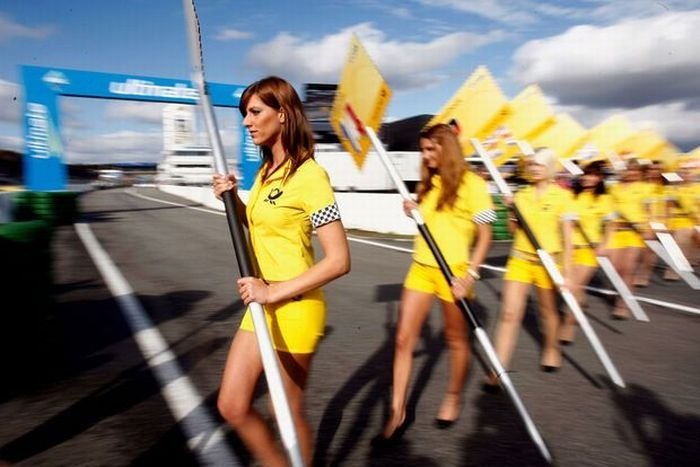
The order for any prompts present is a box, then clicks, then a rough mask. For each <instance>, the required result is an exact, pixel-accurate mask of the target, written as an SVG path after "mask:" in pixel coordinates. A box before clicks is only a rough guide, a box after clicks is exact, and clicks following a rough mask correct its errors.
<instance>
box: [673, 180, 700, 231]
mask: <svg viewBox="0 0 700 467" xmlns="http://www.w3.org/2000/svg"><path fill="white" fill-rule="evenodd" d="M699 186H700V184H697V183H685V184H682V185H669V186H667V187H666V196H667V199H668V200H669V201H672V205H671V208H670V215H671V219H670V220H669V226H668V227H670V228H672V229H673V230H677V229H692V228H693V226H694V225H697V224H700V192H699V191H698V187H699Z"/></svg>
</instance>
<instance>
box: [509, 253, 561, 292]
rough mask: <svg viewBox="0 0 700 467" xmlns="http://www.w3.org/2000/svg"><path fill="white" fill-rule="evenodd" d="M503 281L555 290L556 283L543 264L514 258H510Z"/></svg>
mask: <svg viewBox="0 0 700 467" xmlns="http://www.w3.org/2000/svg"><path fill="white" fill-rule="evenodd" d="M503 280H504V281H515V282H523V283H525V284H533V285H535V286H536V287H539V288H540V289H553V288H554V282H552V279H551V278H550V277H549V274H548V273H547V270H546V269H545V268H544V266H542V263H540V262H536V261H531V260H527V259H523V258H516V257H513V256H510V257H509V258H508V262H507V263H506V273H505V275H504V276H503Z"/></svg>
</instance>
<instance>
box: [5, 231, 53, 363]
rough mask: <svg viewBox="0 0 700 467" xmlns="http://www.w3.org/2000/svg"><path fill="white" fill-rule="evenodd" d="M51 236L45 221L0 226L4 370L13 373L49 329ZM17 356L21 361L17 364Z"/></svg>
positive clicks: (51, 293)
mask: <svg viewBox="0 0 700 467" xmlns="http://www.w3.org/2000/svg"><path fill="white" fill-rule="evenodd" d="M52 236H53V226H52V225H51V224H50V223H49V222H47V221H45V220H39V219H35V220H30V221H16V222H8V223H4V224H0V258H2V263H1V264H0V284H2V290H3V294H2V300H3V306H2V313H0V368H1V369H2V370H10V369H11V368H12V367H13V365H15V364H16V363H17V362H22V361H24V360H25V359H26V358H27V357H28V356H29V355H30V354H32V352H34V351H35V348H37V341H38V340H40V339H42V336H43V335H44V331H45V330H46V329H47V326H49V325H50V324H49V323H50V321H49V316H50V312H51V307H52V301H53V299H52V297H53V290H52V288H53V270H52V262H53V261H52V258H53V255H52V250H51V240H52ZM17 356H21V358H19V360H17ZM3 357H4V358H3ZM17 365H19V363H17ZM20 366H21V365H20Z"/></svg>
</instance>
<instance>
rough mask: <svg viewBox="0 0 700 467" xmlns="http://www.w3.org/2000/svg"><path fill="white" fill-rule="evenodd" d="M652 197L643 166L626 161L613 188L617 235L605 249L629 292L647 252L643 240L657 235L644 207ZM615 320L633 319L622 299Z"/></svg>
mask: <svg viewBox="0 0 700 467" xmlns="http://www.w3.org/2000/svg"><path fill="white" fill-rule="evenodd" d="M649 196H650V194H649V184H648V183H646V182H644V181H643V180H642V166H641V164H640V163H639V161H637V160H636V159H629V160H627V162H626V166H625V169H624V170H623V171H622V173H621V174H620V180H619V182H618V183H616V184H615V185H613V186H611V187H610V197H611V199H612V203H613V208H614V209H615V231H614V232H613V234H612V235H611V236H610V241H609V242H608V244H607V245H606V246H607V250H608V256H609V257H610V261H611V262H612V263H613V266H615V269H616V270H617V272H618V273H619V274H620V277H621V278H622V280H623V281H624V282H625V284H626V285H627V287H629V288H630V289H632V288H633V287H634V283H633V282H634V275H635V271H636V269H637V266H638V264H639V260H640V258H641V256H642V253H643V252H644V249H645V248H646V244H645V243H644V240H645V238H652V237H653V235H654V233H653V232H652V231H651V229H650V228H649V216H648V211H647V209H646V205H645V204H646V201H645V200H646V199H647V198H649ZM612 317H613V318H615V319H629V317H630V312H629V309H628V308H627V306H626V305H625V302H624V300H622V298H620V297H618V298H617V299H616V301H615V307H614V309H613V312H612Z"/></svg>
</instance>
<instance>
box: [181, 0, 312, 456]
mask: <svg viewBox="0 0 700 467" xmlns="http://www.w3.org/2000/svg"><path fill="white" fill-rule="evenodd" d="M183 5H184V8H185V19H186V23H187V31H188V43H189V48H190V55H191V57H190V58H191V61H192V81H193V82H194V83H195V84H196V86H197V89H198V91H199V105H200V108H201V110H202V114H203V115H204V122H205V124H206V127H207V133H208V135H209V140H210V143H211V146H212V153H213V156H214V165H215V169H216V172H217V173H220V174H224V175H225V174H227V173H228V166H227V164H226V159H225V157H224V151H223V144H222V143H221V136H220V134H219V130H218V127H217V124H216V118H215V116H214V108H213V106H212V104H211V101H210V99H209V94H208V90H207V85H206V82H205V79H204V60H203V57H202V42H201V35H200V25H199V18H198V16H197V10H196V8H195V5H194V0H189V1H188V0H183ZM234 197H235V195H234V194H233V193H232V192H230V191H227V192H224V193H223V195H222V198H223V200H224V206H225V208H226V219H227V220H228V226H229V231H230V233H231V240H232V241H233V248H234V251H235V253H236V259H237V261H238V270H239V272H240V275H241V277H248V276H255V272H254V269H253V266H252V261H251V258H250V254H249V252H248V248H247V246H248V243H247V241H246V237H245V234H244V232H243V226H242V224H241V221H240V219H239V217H238V214H237V210H236V200H235V198H234ZM248 307H249V309H250V313H251V316H252V318H253V325H254V328H255V335H256V337H257V342H258V348H259V349H260V356H261V359H262V363H263V370H264V372H265V378H266V379H267V384H268V388H269V390H270V398H271V399H272V405H273V407H274V412H275V417H276V419H277V426H278V428H279V430H280V435H281V438H282V443H283V444H284V446H285V448H286V450H287V454H288V456H289V460H290V462H291V464H292V466H293V467H302V466H303V465H304V461H303V458H302V456H301V450H300V448H299V441H298V437H297V433H296V428H295V426H294V420H293V419H292V412H291V410H290V408H289V401H288V399H287V394H286V392H285V390H284V382H283V381H282V376H281V374H280V368H279V362H278V360H277V355H276V353H275V350H274V348H273V346H272V341H271V339H270V332H269V330H268V327H267V322H266V321H265V314H264V311H263V308H262V306H261V305H260V304H259V303H256V302H252V303H250V304H249V305H248Z"/></svg>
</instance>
